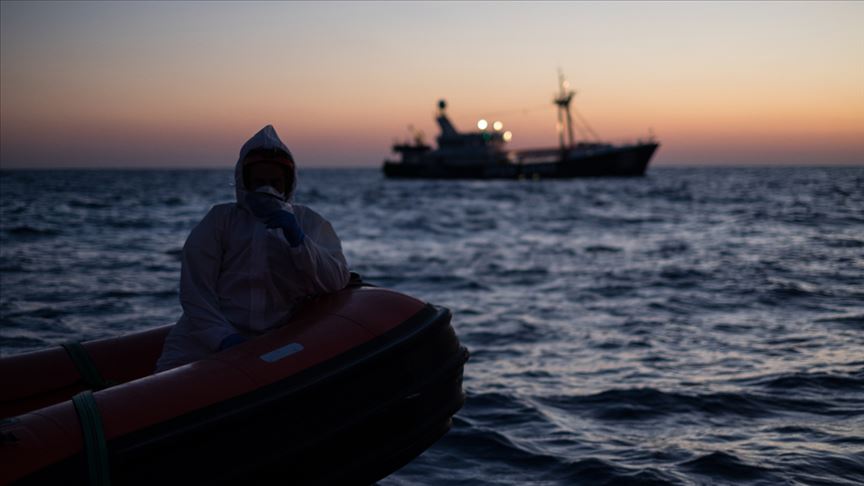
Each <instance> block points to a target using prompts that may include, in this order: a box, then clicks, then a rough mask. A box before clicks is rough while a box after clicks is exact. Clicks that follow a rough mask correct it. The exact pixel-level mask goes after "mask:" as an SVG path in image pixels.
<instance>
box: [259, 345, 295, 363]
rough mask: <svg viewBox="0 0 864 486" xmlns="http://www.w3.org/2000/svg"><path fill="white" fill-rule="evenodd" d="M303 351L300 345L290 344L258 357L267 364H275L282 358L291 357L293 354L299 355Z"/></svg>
mask: <svg viewBox="0 0 864 486" xmlns="http://www.w3.org/2000/svg"><path fill="white" fill-rule="evenodd" d="M300 351H303V345H302V344H300V343H291V344H286V345H285V346H282V347H281V348H276V349H274V350H273V351H270V352H269V353H265V354H262V355H261V356H260V358H261V359H263V360H264V361H266V362H268V363H275V362H277V361H279V360H280V359H282V358H285V357H288V356H291V355H292V354H294V353H299V352H300Z"/></svg>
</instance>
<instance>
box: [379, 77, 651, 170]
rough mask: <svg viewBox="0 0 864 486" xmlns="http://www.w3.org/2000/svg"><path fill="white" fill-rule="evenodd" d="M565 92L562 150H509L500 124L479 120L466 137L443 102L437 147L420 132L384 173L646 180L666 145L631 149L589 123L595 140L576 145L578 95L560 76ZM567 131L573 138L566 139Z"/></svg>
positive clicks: (400, 146)
mask: <svg viewBox="0 0 864 486" xmlns="http://www.w3.org/2000/svg"><path fill="white" fill-rule="evenodd" d="M559 84H560V91H559V93H558V95H557V96H556V97H555V99H554V100H553V101H554V103H555V105H556V106H557V107H558V137H559V146H558V147H552V148H539V149H523V150H508V149H507V144H508V143H509V142H510V140H511V138H512V133H511V132H509V131H504V130H503V124H501V122H499V121H495V122H493V123H491V124H490V123H489V122H488V121H486V120H480V121H478V124H477V128H478V131H475V132H460V131H459V130H457V129H456V127H455V126H454V125H453V123H452V122H451V121H450V119H449V118H448V116H447V112H446V109H447V102H446V101H445V100H440V101H439V102H438V111H437V115H436V118H435V119H436V122H437V123H438V127H439V128H440V130H441V133H440V135H438V137H437V144H438V146H437V147H436V148H433V147H432V146H430V145H428V144H426V143H425V141H424V140H423V137H422V134H420V132H415V133H414V137H413V140H411V141H408V142H404V143H396V144H394V145H393V151H394V152H395V153H397V154H398V155H399V159H398V160H385V161H384V165H383V170H384V174H385V175H386V176H387V177H395V178H425V179H521V178H531V179H537V178H572V177H589V176H642V175H644V174H645V171H646V169H647V168H648V163H649V162H650V160H651V157H652V156H653V155H654V152H655V151H656V150H657V148H658V147H659V146H660V144H659V142H657V141H656V140H655V139H654V137H653V135H651V136H649V137H648V139H646V140H640V141H637V142H635V143H629V144H617V145H616V144H613V143H609V142H602V141H599V137H597V136H596V133H595V132H594V131H593V129H591V127H590V125H587V123H585V127H584V130H583V131H584V132H585V133H588V134H592V136H593V140H582V141H576V139H575V138H574V136H573V126H574V124H573V117H572V112H571V109H570V103H571V101H572V100H573V96H574V95H575V94H576V93H575V91H572V90H570V89H569V86H568V85H567V82H566V81H565V80H564V78H563V76H561V75H560V74H559ZM565 132H566V135H567V138H566V140H565Z"/></svg>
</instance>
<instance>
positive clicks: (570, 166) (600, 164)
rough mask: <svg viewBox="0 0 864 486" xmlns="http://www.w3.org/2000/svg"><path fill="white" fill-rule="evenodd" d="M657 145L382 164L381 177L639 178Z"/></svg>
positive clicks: (643, 173)
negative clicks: (505, 159)
mask: <svg viewBox="0 0 864 486" xmlns="http://www.w3.org/2000/svg"><path fill="white" fill-rule="evenodd" d="M657 147H659V145H658V144H656V143H648V144H641V145H633V146H627V147H617V148H611V149H606V150H597V151H595V152H593V153H589V154H580V155H578V156H574V157H570V158H563V157H559V158H558V160H557V161H550V162H536V163H522V164H512V163H501V164H474V165H472V164H447V163H446V162H445V161H442V162H431V163H417V164H405V163H400V162H390V161H388V162H385V163H384V167H383V170H384V175H386V176H387V177H393V178H405V179H526V178H527V179H540V178H542V179H568V178H575V177H638V176H643V175H645V171H646V170H647V168H648V163H649V162H650V161H651V157H652V156H653V155H654V152H655V151H656V150H657ZM562 159H563V160H562Z"/></svg>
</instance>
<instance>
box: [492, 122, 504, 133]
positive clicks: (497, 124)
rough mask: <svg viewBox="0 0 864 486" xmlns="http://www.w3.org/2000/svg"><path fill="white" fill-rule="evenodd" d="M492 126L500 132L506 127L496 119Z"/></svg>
mask: <svg viewBox="0 0 864 486" xmlns="http://www.w3.org/2000/svg"><path fill="white" fill-rule="evenodd" d="M492 128H494V129H495V131H496V132H498V131H501V129H502V128H504V124H503V123H501V122H500V121H496V122H495V123H493V124H492Z"/></svg>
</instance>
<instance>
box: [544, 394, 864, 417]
mask: <svg viewBox="0 0 864 486" xmlns="http://www.w3.org/2000/svg"><path fill="white" fill-rule="evenodd" d="M540 400H541V401H542V402H543V403H544V404H546V405H549V406H552V407H556V408H560V409H563V410H567V411H571V412H577V411H578V412H580V413H588V414H590V415H592V416H594V417H596V418H598V419H601V420H609V421H634V420H647V419H654V418H660V417H674V416H687V415H701V416H737V417H742V418H760V417H770V416H776V415H777V414H782V413H786V412H796V413H805V414H817V415H829V416H831V415H850V416H851V415H855V414H856V412H855V411H854V410H850V409H848V408H845V407H843V406H840V405H835V404H833V403H831V402H828V401H825V400H815V399H812V398H804V397H791V396H789V395H788V394H784V395H783V396H778V395H776V394H756V393H735V392H718V393H705V394H697V395H689V394H684V393H675V392H663V391H660V390H657V389H653V388H628V389H615V390H607V391H604V392H601V393H598V394H594V395H587V396H578V395H577V396H550V397H544V398H541V399H540ZM858 413H864V411H859V412H858Z"/></svg>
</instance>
